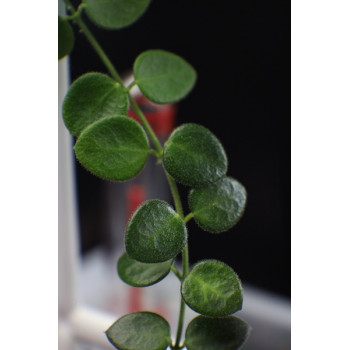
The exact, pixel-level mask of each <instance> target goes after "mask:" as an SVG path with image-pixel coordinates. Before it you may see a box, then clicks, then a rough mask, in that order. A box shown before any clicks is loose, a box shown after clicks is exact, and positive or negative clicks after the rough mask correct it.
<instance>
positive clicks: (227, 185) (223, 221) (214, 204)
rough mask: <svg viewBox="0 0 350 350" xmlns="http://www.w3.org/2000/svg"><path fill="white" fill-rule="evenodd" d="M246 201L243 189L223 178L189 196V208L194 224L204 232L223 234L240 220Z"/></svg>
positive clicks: (194, 190)
mask: <svg viewBox="0 0 350 350" xmlns="http://www.w3.org/2000/svg"><path fill="white" fill-rule="evenodd" d="M246 200H247V193H246V190H245V188H244V187H243V186H242V185H241V184H240V183H239V182H238V181H236V180H234V179H232V178H230V177H224V178H222V179H220V180H219V181H217V182H215V183H213V184H210V185H209V186H208V187H203V188H196V189H193V190H191V192H190V194H189V207H190V209H191V211H192V213H193V216H194V220H195V221H196V223H197V224H198V225H199V226H200V227H201V228H202V229H203V230H205V231H209V232H212V233H219V232H224V231H227V230H228V229H230V228H231V227H233V226H234V225H235V224H236V223H237V222H238V221H239V219H240V218H241V216H242V215H243V212H244V208H245V204H246Z"/></svg>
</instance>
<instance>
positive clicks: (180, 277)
mask: <svg viewBox="0 0 350 350" xmlns="http://www.w3.org/2000/svg"><path fill="white" fill-rule="evenodd" d="M170 268H171V271H173V272H174V274H175V276H176V277H177V278H178V279H179V280H180V281H182V275H181V273H180V271H179V270H178V269H177V268H176V267H175V266H174V265H171V267H170Z"/></svg>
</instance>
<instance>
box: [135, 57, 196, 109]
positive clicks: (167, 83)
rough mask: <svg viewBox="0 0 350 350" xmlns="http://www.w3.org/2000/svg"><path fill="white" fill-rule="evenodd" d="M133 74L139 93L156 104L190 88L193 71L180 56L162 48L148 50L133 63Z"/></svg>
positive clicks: (170, 99) (176, 97)
mask: <svg viewBox="0 0 350 350" xmlns="http://www.w3.org/2000/svg"><path fill="white" fill-rule="evenodd" d="M134 75H135V80H136V83H137V85H138V86H139V88H140V90H141V91H142V93H143V94H144V95H145V96H146V97H147V98H148V99H149V100H151V101H153V102H156V103H173V102H177V101H179V100H181V99H182V98H184V97H185V96H186V95H187V94H188V93H189V92H190V91H191V90H192V88H193V86H194V83H195V81H196V77H197V74H196V71H195V70H194V69H193V67H192V66H191V65H190V64H189V63H187V62H186V61H185V60H184V59H183V58H181V57H180V56H177V55H175V54H173V53H170V52H167V51H163V50H149V51H145V52H143V53H142V54H141V55H139V56H138V57H137V59H136V61H135V63H134Z"/></svg>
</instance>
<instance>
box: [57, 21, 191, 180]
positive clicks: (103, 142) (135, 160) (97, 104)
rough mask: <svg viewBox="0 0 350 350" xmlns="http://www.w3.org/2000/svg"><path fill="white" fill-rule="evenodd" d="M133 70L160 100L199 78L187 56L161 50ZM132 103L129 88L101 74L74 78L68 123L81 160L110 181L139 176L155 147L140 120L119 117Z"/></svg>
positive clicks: (176, 97) (65, 106)
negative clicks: (139, 122)
mask: <svg viewBox="0 0 350 350" xmlns="http://www.w3.org/2000/svg"><path fill="white" fill-rule="evenodd" d="M64 23H66V22H64ZM134 71H135V78H136V79H137V80H136V82H137V84H138V85H139V87H140V89H141V90H142V91H143V92H144V94H145V95H146V96H148V97H149V98H150V99H152V100H153V101H155V102H159V103H169V102H174V101H177V100H179V99H181V98H182V97H184V96H185V95H186V94H187V93H188V92H189V91H190V89H192V86H193V84H194V82H195V78H196V73H195V71H194V70H193V68H192V67H191V66H190V65H189V64H188V63H187V62H186V61H184V60H183V59H182V58H181V57H179V56H176V55H174V54H172V53H169V52H165V51H161V50H150V51H146V52H144V53H143V54H141V55H140V56H139V57H138V58H137V59H136V61H135V64H134ZM128 107H129V106H128V92H127V90H126V89H125V88H124V87H123V86H122V85H120V84H119V83H117V82H115V81H114V80H113V79H111V78H110V77H108V76H107V75H105V74H101V73H87V74H85V75H83V76H81V77H80V78H78V79H77V80H75V81H74V82H73V84H72V85H71V87H70V89H69V91H68V93H67V95H66V97H65V100H64V103H63V120H64V122H65V125H66V127H67V128H68V130H69V131H70V133H71V134H72V135H75V136H78V137H79V138H78V141H77V144H76V146H75V151H76V156H77V158H78V160H79V161H80V163H81V164H82V165H83V166H84V167H85V168H87V170H89V171H91V172H92V173H93V174H95V175H97V176H99V177H102V178H104V179H107V180H112V181H123V180H128V179H131V178H132V177H134V176H136V175H137V174H138V173H139V172H140V171H141V170H142V168H143V166H144V164H145V162H146V160H147V156H148V153H149V152H150V148H149V145H148V141H147V137H146V135H145V134H144V133H143V131H142V130H143V129H142V128H141V127H140V126H139V125H138V124H137V123H136V122H134V121H129V122H127V121H125V120H121V119H119V120H116V117H120V116H125V115H126V113H127V110H128ZM106 118H110V119H106Z"/></svg>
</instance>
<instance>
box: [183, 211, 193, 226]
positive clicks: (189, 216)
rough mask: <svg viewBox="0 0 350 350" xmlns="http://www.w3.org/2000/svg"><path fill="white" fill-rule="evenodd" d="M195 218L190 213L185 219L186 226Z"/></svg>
mask: <svg viewBox="0 0 350 350" xmlns="http://www.w3.org/2000/svg"><path fill="white" fill-rule="evenodd" d="M193 217H194V214H193V213H189V214H188V215H186V216H185V218H184V221H185V224H186V223H188V222H189V221H190V220H191V219H192V218H193Z"/></svg>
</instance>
